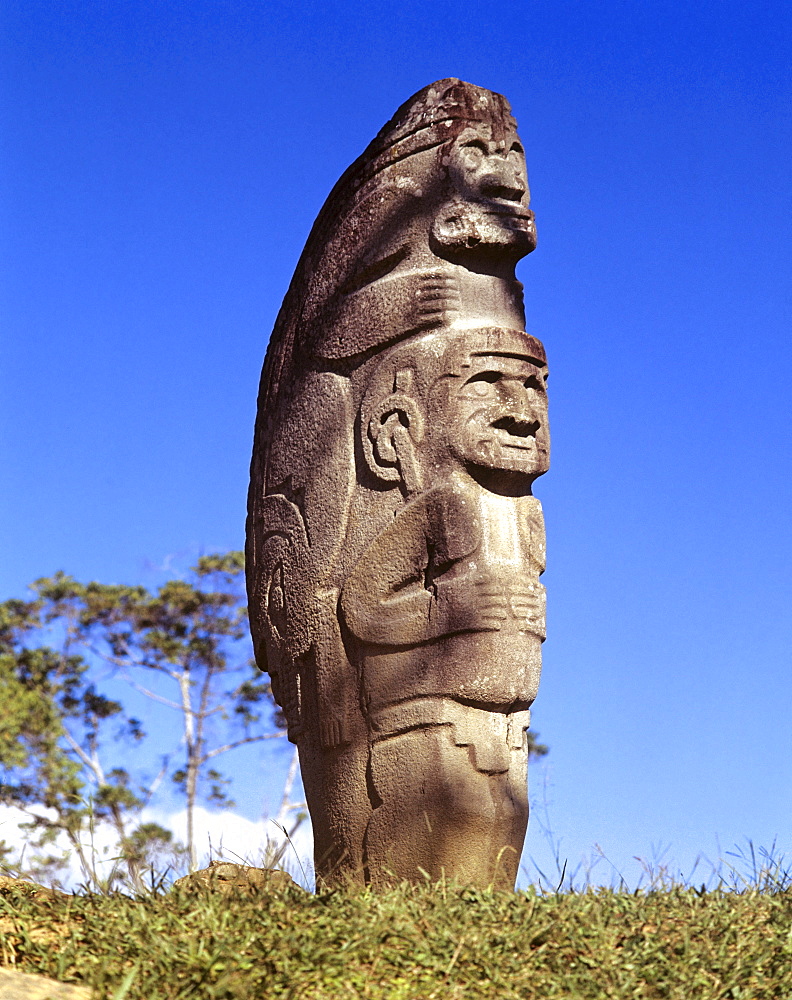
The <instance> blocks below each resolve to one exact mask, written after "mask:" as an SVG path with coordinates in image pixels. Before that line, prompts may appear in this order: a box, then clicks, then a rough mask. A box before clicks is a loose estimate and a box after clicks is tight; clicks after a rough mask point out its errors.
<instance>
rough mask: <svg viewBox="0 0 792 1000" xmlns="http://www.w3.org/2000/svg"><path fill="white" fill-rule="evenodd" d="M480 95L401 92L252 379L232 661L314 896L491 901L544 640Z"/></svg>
mask: <svg viewBox="0 0 792 1000" xmlns="http://www.w3.org/2000/svg"><path fill="white" fill-rule="evenodd" d="M528 205H529V192H528V183H527V177H526V169H525V159H524V153H523V149H522V145H521V144H520V140H519V138H518V136H517V132H516V125H515V122H514V119H513V118H512V117H511V113H510V109H509V105H508V103H507V102H506V100H505V99H504V98H503V97H501V96H500V95H498V94H494V93H492V92H490V91H487V90H483V89H481V88H479V87H474V86H472V85H471V84H467V83H463V82H461V81H459V80H442V81H440V82H438V83H436V84H433V85H431V86H430V87H427V88H425V89H424V90H423V91H421V92H420V93H418V94H416V95H415V97H413V98H412V99H411V100H410V101H408V102H407V103H406V104H404V105H403V106H402V107H401V108H400V109H399V110H398V111H397V113H396V115H395V116H394V118H393V119H392V120H391V121H390V122H389V123H388V124H387V125H386V126H385V127H384V128H383V129H382V131H381V132H380V133H379V135H378V136H377V137H376V138H375V139H374V141H373V142H372V143H371V145H370V146H369V147H368V149H367V150H366V151H365V152H364V153H363V154H362V156H361V157H360V158H359V159H358V160H356V161H355V163H353V164H352V166H351V167H350V168H349V169H348V170H347V171H346V172H345V174H344V175H343V176H342V177H341V179H340V180H339V182H338V183H337V184H336V186H335V188H334V189H333V191H332V192H331V194H330V196H329V198H328V200H327V202H326V204H325V206H324V208H323V209H322V211H321V212H320V214H319V217H318V218H317V220H316V223H315V225H314V227H313V230H312V231H311V234H310V236H309V238H308V242H307V244H306V247H305V250H304V251H303V254H302V257H301V258H300V261H299V263H298V265H297V269H296V271H295V275H294V278H293V280H292V283H291V286H290V288H289V290H288V292H287V295H286V298H285V299H284V303H283V306H282V308H281V311H280V313H279V315H278V319H277V321H276V324H275V329H274V331H273V333H272V337H271V340H270V345H269V349H268V351H267V358H266V361H265V364H264V370H263V373H262V381H261V389H260V394H259V408H258V419H257V424H256V433H255V443H254V452H253V461H252V466H251V486H250V494H249V503H248V528H247V567H248V593H249V603H250V615H251V628H252V632H253V639H254V645H255V650H256V659H257V662H258V664H259V666H260V667H261V668H262V669H265V670H268V671H269V673H270V675H271V677H272V685H273V691H274V693H275V696H276V698H277V699H278V702H279V703H280V704H281V705H282V706H283V709H284V711H285V714H286V717H287V720H288V726H289V736H290V738H291V739H292V740H293V741H294V742H295V743H297V745H298V747H299V751H300V763H301V767H302V772H303V781H304V785H305V789H306V795H307V799H308V806H309V809H310V812H311V818H312V821H313V827H314V837H315V845H316V846H315V863H316V871H317V877H318V879H319V880H320V881H322V880H324V881H326V882H327V881H333V880H345V879H351V880H352V881H358V882H367V883H371V884H375V885H379V884H383V883H385V882H387V881H390V880H393V879H408V880H412V881H416V880H422V879H423V878H425V877H427V876H428V877H429V878H432V879H434V878H439V877H441V876H443V875H445V876H447V877H449V878H455V879H458V880H461V881H465V882H473V883H476V884H483V885H489V884H492V883H494V884H496V885H501V886H512V885H513V884H514V879H515V876H516V872H517V864H518V859H519V855H520V851H521V848H522V842H523V839H524V834H525V828H526V823H527V818H528V802H527V790H526V758H527V753H526V748H525V735H524V734H525V728H526V727H527V725H528V721H529V715H528V709H529V707H530V705H531V703H532V702H533V700H534V698H535V696H536V691H537V688H538V684H539V674H540V669H541V643H542V641H543V640H544V635H545V624H544V623H545V612H544V600H545V598H544V588H543V587H542V585H541V583H540V582H539V576H540V574H541V573H542V571H543V570H544V525H543V519H542V510H541V506H540V504H539V501H538V500H537V499H536V498H535V497H534V496H533V495H532V483H533V482H534V480H535V479H536V478H537V477H538V476H540V475H542V474H543V473H544V472H545V471H546V470H547V467H548V460H549V437H548V429H547V395H546V389H545V383H546V376H547V368H546V359H545V352H544V348H543V347H542V345H541V343H540V342H539V341H538V340H536V338H534V337H532V336H530V335H529V334H527V333H526V332H525V329H524V327H525V317H524V312H523V299H522V286H521V285H520V283H519V282H518V281H517V280H516V278H515V275H514V267H515V264H516V263H517V261H518V260H519V259H520V258H521V257H523V256H525V254H527V253H529V252H530V251H531V250H533V249H534V247H535V245H536V234H535V228H534V218H533V213H532V212H531V211H530V209H529V207H528Z"/></svg>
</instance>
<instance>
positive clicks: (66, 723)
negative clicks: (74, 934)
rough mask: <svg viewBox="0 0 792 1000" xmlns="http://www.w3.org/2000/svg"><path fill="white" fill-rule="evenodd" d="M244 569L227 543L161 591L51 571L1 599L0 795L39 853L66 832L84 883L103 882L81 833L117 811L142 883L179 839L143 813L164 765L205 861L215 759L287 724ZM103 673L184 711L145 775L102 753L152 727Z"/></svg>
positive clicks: (52, 858) (216, 787) (42, 862)
mask: <svg viewBox="0 0 792 1000" xmlns="http://www.w3.org/2000/svg"><path fill="white" fill-rule="evenodd" d="M243 572H244V562H243V556H242V553H240V552H229V553H224V554H216V555H209V556H204V557H203V558H201V559H199V561H198V563H197V565H196V566H195V567H193V568H192V570H191V571H190V573H189V575H188V576H187V577H186V578H185V579H174V580H169V581H168V582H166V583H165V584H163V585H162V586H161V587H159V588H158V589H157V590H156V591H154V592H150V591H149V590H147V589H146V588H144V587H141V586H123V585H114V584H100V583H95V582H92V583H87V584H83V583H79V582H78V581H76V580H74V579H73V578H72V577H69V576H66V575H65V574H63V573H57V574H55V575H54V576H52V577H48V578H43V579H40V580H37V581H36V582H35V583H34V584H33V585H32V587H31V590H32V593H33V597H32V599H31V600H28V601H20V600H10V601H5V602H3V603H2V604H0V697H2V703H3V705H4V714H3V716H2V719H0V769H1V771H2V780H1V781H0V801H2V802H3V803H5V804H8V805H14V806H17V807H19V808H21V809H23V810H25V811H26V813H27V815H28V823H27V826H28V827H29V831H30V833H31V843H32V844H34V845H35V849H36V850H37V851H39V852H41V851H42V849H46V848H47V846H48V845H52V844H53V843H54V841H55V840H56V838H58V836H59V835H60V834H65V835H66V837H67V839H68V842H69V845H70V847H71V849H72V850H74V851H75V852H76V853H77V856H78V858H79V860H80V864H81V867H82V870H83V873H84V876H85V878H86V881H88V882H92V881H95V879H96V872H95V865H93V864H92V859H91V857H90V851H89V850H88V849H87V848H86V835H87V834H88V833H90V829H91V828H92V825H95V824H96V823H110V824H111V825H112V827H113V828H114V830H115V832H116V836H117V841H118V845H119V851H120V855H119V856H120V857H121V858H122V859H123V862H124V864H125V865H126V872H127V876H128V878H129V879H130V880H131V881H132V882H133V883H137V882H139V880H140V873H141V870H142V867H144V866H145V864H146V863H147V862H148V860H149V858H150V855H151V854H152V852H154V853H156V854H158V855H161V854H162V852H163V850H165V849H166V848H168V847H170V848H174V849H176V850H178V845H173V844H172V843H171V838H170V835H169V831H164V830H163V828H161V827H156V824H155V825H152V824H145V823H143V824H141V823H140V812H141V809H142V808H143V806H144V805H146V804H148V802H149V801H150V800H151V797H152V796H153V795H154V793H155V792H156V791H157V789H158V788H159V786H160V783H161V782H162V781H163V780H164V779H165V778H166V777H169V778H170V781H171V782H172V783H173V785H174V786H175V787H176V788H177V789H178V790H179V791H180V792H181V793H182V794H183V796H184V798H185V803H186V807H187V851H188V854H189V858H190V863H191V865H192V866H194V865H195V864H196V863H197V851H196V845H195V836H194V813H195V808H196V805H197V804H198V802H199V801H201V800H205V801H207V802H209V803H211V804H213V805H216V806H229V805H231V804H232V802H231V800H230V799H229V798H228V796H227V793H226V789H227V786H228V778H227V777H226V776H225V775H224V774H223V773H222V772H221V771H220V770H218V768H217V766H216V763H217V758H219V757H221V756H222V755H224V754H226V753H229V752H230V751H232V750H234V749H236V748H238V747H240V746H242V745H244V744H248V743H254V742H259V741H261V740H265V739H270V738H273V737H274V736H279V735H281V733H280V730H277V729H276V730H275V731H274V732H273V730H272V719H271V713H272V702H271V696H270V692H269V685H268V684H267V682H266V681H265V680H264V678H263V677H262V675H261V674H260V673H258V671H257V670H256V668H255V664H254V663H253V662H252V659H251V651H250V644H249V638H248V631H247V611H246V608H245V604H244V596H243V589H242V585H241V583H242V575H243ZM102 677H104V678H105V680H107V679H108V678H112V679H114V680H117V679H123V680H124V681H125V682H126V683H127V684H129V685H130V686H131V687H133V688H134V689H135V690H136V691H137V692H139V693H140V694H142V695H144V696H145V697H147V698H149V699H151V700H153V701H154V702H157V703H159V704H161V705H164V706H167V707H168V708H169V709H170V710H171V711H172V712H174V713H175V715H176V717H177V718H178V719H179V725H178V727H174V728H173V730H172V732H174V734H175V733H177V732H178V738H177V739H174V740H173V741H172V745H171V746H169V747H167V748H166V751H165V754H164V760H165V764H164V765H163V770H162V772H161V773H160V774H159V775H157V776H155V777H153V778H152V777H149V778H148V780H142V777H141V775H140V774H137V773H131V772H130V770H129V769H128V768H127V767H121V766H118V763H117V760H115V761H114V764H113V766H110V765H108V763H107V761H108V760H110V759H113V758H116V757H117V756H118V755H117V753H112V752H109V751H114V750H116V749H117V747H118V746H119V741H126V742H128V743H129V744H131V745H134V744H136V743H140V742H141V741H143V740H144V739H146V733H145V732H144V729H143V726H142V724H141V722H140V721H139V720H138V719H137V718H134V717H132V716H130V715H129V714H128V713H127V712H126V710H125V708H124V706H123V704H122V702H121V701H120V700H117V699H116V698H111V697H108V696H107V695H106V694H105V693H103V692H102V691H101V690H100V679H101V678H102ZM265 716H270V717H267V718H265ZM161 735H162V734H161V733H159V734H158V737H159V738H161ZM62 863H63V858H62V857H60V858H59V857H58V855H57V854H52V855H46V854H42V853H39V854H37V855H35V857H34V858H31V859H29V865H28V867H30V868H33V869H34V870H36V871H37V873H39V874H41V873H42V872H45V871H47V870H48V869H55V868H57V867H58V865H59V864H62Z"/></svg>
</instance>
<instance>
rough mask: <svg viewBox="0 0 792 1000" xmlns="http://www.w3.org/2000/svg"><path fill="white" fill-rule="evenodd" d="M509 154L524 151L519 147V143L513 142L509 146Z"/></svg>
mask: <svg viewBox="0 0 792 1000" xmlns="http://www.w3.org/2000/svg"><path fill="white" fill-rule="evenodd" d="M509 152H510V153H524V152H525V150H524V149H523V148H522V146H521V145H520V143H519V142H513V143H512V144H511V149H510V150H509Z"/></svg>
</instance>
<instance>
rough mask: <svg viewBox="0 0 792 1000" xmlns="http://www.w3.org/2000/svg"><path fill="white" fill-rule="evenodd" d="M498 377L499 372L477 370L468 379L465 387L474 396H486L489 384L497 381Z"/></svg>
mask: <svg viewBox="0 0 792 1000" xmlns="http://www.w3.org/2000/svg"><path fill="white" fill-rule="evenodd" d="M500 379H501V373H500V372H479V373H478V375H474V376H473V377H472V378H470V379H468V381H467V383H466V384H465V388H466V389H468V390H469V391H470V392H471V393H473V395H475V396H486V395H488V394H489V392H490V386H491V385H494V384H495V383H496V382H499V381H500Z"/></svg>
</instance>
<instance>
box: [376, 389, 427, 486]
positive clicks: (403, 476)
mask: <svg viewBox="0 0 792 1000" xmlns="http://www.w3.org/2000/svg"><path fill="white" fill-rule="evenodd" d="M423 436H424V421H423V417H422V416H421V411H420V410H419V408H418V405H417V403H416V402H415V400H414V399H413V398H412V397H411V396H407V395H405V394H404V393H391V395H389V396H388V397H387V398H385V399H383V400H382V401H381V402H380V403H378V404H377V406H375V407H374V409H373V410H372V411H371V413H370V415H369V420H368V427H367V434H366V436H365V440H364V451H365V453H366V459H367V460H368V465H369V468H370V469H371V471H372V472H373V473H374V475H375V476H378V477H379V478H380V479H384V480H386V481H387V482H399V481H401V482H403V483H404V486H405V489H406V490H407V492H408V493H415V492H417V491H418V490H420V489H421V485H422V484H421V477H420V473H419V470H418V465H417V462H416V460H415V446H416V445H417V444H420V442H421V441H422V439H423Z"/></svg>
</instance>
